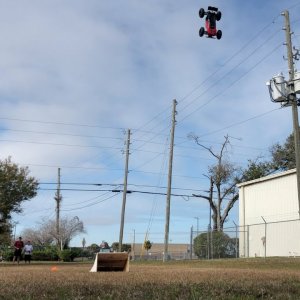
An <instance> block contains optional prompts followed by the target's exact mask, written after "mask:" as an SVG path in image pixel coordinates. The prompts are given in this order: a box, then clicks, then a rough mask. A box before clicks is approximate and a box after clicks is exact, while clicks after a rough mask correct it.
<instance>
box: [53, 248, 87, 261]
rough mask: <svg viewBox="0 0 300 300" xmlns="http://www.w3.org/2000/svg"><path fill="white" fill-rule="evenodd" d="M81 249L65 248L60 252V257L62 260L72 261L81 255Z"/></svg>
mask: <svg viewBox="0 0 300 300" xmlns="http://www.w3.org/2000/svg"><path fill="white" fill-rule="evenodd" d="M81 252H82V251H81V249H76V248H75V249H64V250H61V251H60V252H59V258H60V259H61V260H62V261H66V262H71V261H74V258H76V257H80V256H81Z"/></svg>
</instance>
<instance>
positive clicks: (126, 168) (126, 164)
mask: <svg viewBox="0 0 300 300" xmlns="http://www.w3.org/2000/svg"><path fill="white" fill-rule="evenodd" d="M129 147H130V129H128V130H127V140H126V159H125V174H124V187H123V203H122V211H121V224H120V235H119V252H121V251H122V243H123V231H124V217H125V207H126V195H127V178H128V162H129Z"/></svg>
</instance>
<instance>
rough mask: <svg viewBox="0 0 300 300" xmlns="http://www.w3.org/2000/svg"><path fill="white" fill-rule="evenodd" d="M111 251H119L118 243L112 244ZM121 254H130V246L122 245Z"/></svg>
mask: <svg viewBox="0 0 300 300" xmlns="http://www.w3.org/2000/svg"><path fill="white" fill-rule="evenodd" d="M111 247H112V249H113V251H116V252H118V251H119V243H118V242H114V243H112V245H111ZM121 251H122V252H130V251H131V245H130V244H122V249H121Z"/></svg>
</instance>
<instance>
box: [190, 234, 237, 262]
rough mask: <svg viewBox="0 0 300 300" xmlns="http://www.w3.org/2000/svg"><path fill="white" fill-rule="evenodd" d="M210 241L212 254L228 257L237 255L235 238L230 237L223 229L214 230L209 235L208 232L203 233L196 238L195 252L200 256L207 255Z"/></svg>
mask: <svg viewBox="0 0 300 300" xmlns="http://www.w3.org/2000/svg"><path fill="white" fill-rule="evenodd" d="M210 238H211V241H210ZM208 243H211V245H212V249H211V254H213V257H214V258H226V257H234V256H235V253H236V249H235V244H236V240H235V238H234V239H232V238H230V237H229V236H228V235H227V234H225V233H224V232H222V231H213V232H212V234H211V235H208V234H207V233H201V234H199V235H198V236H197V237H195V238H194V253H195V254H196V255H197V256H198V257H199V258H206V257H207V252H208V251H207V250H208V247H210V245H208Z"/></svg>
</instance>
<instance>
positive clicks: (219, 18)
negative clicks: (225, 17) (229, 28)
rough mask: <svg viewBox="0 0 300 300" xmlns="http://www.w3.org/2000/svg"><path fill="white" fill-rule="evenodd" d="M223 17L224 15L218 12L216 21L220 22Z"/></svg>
mask: <svg viewBox="0 0 300 300" xmlns="http://www.w3.org/2000/svg"><path fill="white" fill-rule="evenodd" d="M221 17H222V13H221V12H220V11H218V12H217V14H216V20H217V21H220V20H221Z"/></svg>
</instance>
